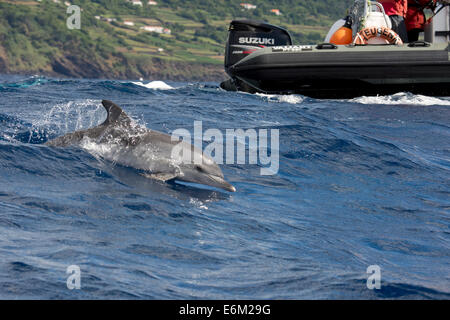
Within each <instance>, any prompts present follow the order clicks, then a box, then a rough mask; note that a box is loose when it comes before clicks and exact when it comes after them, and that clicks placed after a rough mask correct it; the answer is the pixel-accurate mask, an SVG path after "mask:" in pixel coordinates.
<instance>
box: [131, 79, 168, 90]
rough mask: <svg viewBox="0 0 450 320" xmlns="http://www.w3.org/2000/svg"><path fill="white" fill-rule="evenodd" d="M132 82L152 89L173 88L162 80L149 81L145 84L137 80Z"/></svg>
mask: <svg viewBox="0 0 450 320" xmlns="http://www.w3.org/2000/svg"><path fill="white" fill-rule="evenodd" d="M133 84H135V85H137V86H141V87H145V88H147V89H153V90H173V89H175V88H174V87H172V86H169V85H168V84H167V83H165V82H164V81H151V82H149V83H147V84H145V83H143V82H141V81H139V82H133Z"/></svg>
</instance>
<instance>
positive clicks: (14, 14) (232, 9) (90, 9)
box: [0, 0, 352, 80]
mask: <svg viewBox="0 0 450 320" xmlns="http://www.w3.org/2000/svg"><path fill="white" fill-rule="evenodd" d="M69 2H70V3H69ZM156 2H157V4H156V5H151V4H149V3H148V0H145V1H144V0H143V1H142V6H141V5H134V4H132V3H131V2H128V1H127V0H92V1H88V0H79V1H75V0H73V1H68V2H67V3H65V1H64V0H42V1H39V2H38V1H32V0H28V1H27V0H22V1H1V2H0V73H22V74H26V73H28V74H30V73H33V74H35V73H42V74H48V75H56V76H71V77H91V78H139V77H144V78H153V79H156V78H158V79H174V80H187V79H204V80H207V79H218V78H221V77H223V71H222V64H223V52H224V44H225V40H226V35H227V27H228V24H229V22H230V20H232V19H235V18H250V19H256V20H264V21H268V22H270V23H272V24H276V25H281V26H283V27H285V28H287V29H288V30H289V31H290V33H291V34H292V36H293V37H294V41H295V42H298V43H315V42H319V41H321V39H323V37H324V35H325V34H326V32H327V31H328V28H329V26H330V25H331V24H332V23H333V22H334V21H335V20H336V19H338V18H340V17H342V16H343V15H344V14H345V11H346V8H347V7H348V6H349V4H350V3H351V2H352V1H342V0H303V1H292V0H281V1H264V0H254V1H249V3H251V4H253V5H256V8H255V9H250V10H247V9H245V8H243V7H242V6H241V2H242V1H220V0H215V1H214V0H199V1H192V2H186V1H179V0H156ZM69 4H76V5H79V6H80V7H81V8H82V13H81V29H80V30H69V29H68V28H67V27H66V19H67V18H68V17H69V16H70V15H69V14H67V13H66V9H67V5H69ZM272 9H279V11H280V12H281V15H279V16H277V15H276V14H275V13H273V12H271V10H272ZM126 21H127V22H132V24H134V25H125V24H124V22H126ZM144 26H156V27H158V26H159V27H162V28H164V29H170V31H171V33H170V34H164V33H163V34H159V33H155V32H148V31H145V30H143V29H141V27H144Z"/></svg>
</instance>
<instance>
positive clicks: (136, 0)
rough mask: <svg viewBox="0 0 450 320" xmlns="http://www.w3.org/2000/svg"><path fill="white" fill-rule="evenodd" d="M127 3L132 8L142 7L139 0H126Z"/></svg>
mask: <svg viewBox="0 0 450 320" xmlns="http://www.w3.org/2000/svg"><path fill="white" fill-rule="evenodd" d="M128 2H131V3H132V4H133V5H134V6H141V7H142V1H141V0H128Z"/></svg>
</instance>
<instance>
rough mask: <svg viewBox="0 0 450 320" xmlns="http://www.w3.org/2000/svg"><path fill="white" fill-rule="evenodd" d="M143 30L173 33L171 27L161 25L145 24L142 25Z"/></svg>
mask: <svg viewBox="0 0 450 320" xmlns="http://www.w3.org/2000/svg"><path fill="white" fill-rule="evenodd" d="M141 29H142V30H144V31H147V32H155V33H164V34H171V33H172V31H171V30H170V29H167V28H164V27H160V26H143V27H141Z"/></svg>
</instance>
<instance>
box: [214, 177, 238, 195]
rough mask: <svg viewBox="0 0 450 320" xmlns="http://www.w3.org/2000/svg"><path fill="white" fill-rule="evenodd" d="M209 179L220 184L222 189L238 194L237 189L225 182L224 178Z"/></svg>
mask: <svg viewBox="0 0 450 320" xmlns="http://www.w3.org/2000/svg"><path fill="white" fill-rule="evenodd" d="M209 178H210V179H211V180H213V181H214V182H216V183H218V184H219V185H220V188H222V189H224V190H227V191H230V192H236V188H235V187H234V186H233V185H231V184H230V183H228V182H227V181H225V179H224V178H222V177H219V176H215V175H209Z"/></svg>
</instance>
